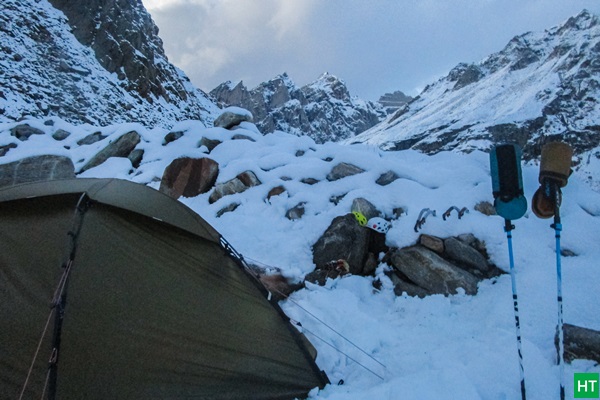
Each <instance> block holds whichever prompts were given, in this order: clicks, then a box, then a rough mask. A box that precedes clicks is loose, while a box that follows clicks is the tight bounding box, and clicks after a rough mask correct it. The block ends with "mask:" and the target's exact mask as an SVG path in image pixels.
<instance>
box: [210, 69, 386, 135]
mask: <svg viewBox="0 0 600 400" xmlns="http://www.w3.org/2000/svg"><path fill="white" fill-rule="evenodd" d="M210 95H211V96H213V97H214V98H215V99H216V101H217V102H218V103H219V104H221V105H222V106H236V107H242V108H245V109H247V110H250V111H251V112H252V114H253V116H254V121H255V123H256V125H257V127H258V128H259V129H260V130H261V132H265V133H270V132H274V131H276V130H280V131H283V132H287V133H291V134H294V135H307V136H310V137H311V138H313V139H314V140H315V141H316V142H317V143H324V142H326V141H340V140H342V139H346V138H351V137H354V136H355V135H356V134H358V133H360V132H363V131H365V130H366V129H368V128H371V127H372V126H374V125H375V124H377V123H379V122H381V121H382V120H383V118H384V117H385V115H386V114H385V110H384V108H383V107H382V106H381V104H379V103H376V102H375V103H374V102H370V101H365V100H361V99H359V98H357V97H352V96H351V95H350V93H349V92H348V88H347V87H346V84H345V83H344V81H342V80H340V79H338V78H337V77H336V76H334V75H332V74H329V73H324V74H323V75H321V76H320V77H319V78H318V79H317V80H316V81H315V82H313V83H310V84H308V85H306V86H302V87H298V86H296V84H295V83H294V82H293V81H292V79H291V78H290V77H289V76H288V75H287V74H286V73H284V74H282V75H279V76H277V77H275V78H273V79H271V80H269V81H267V82H263V83H261V84H260V85H258V86H257V87H255V88H254V89H251V90H248V88H247V87H246V86H244V84H243V82H231V81H228V82H225V83H222V84H221V85H219V86H217V87H216V88H215V89H213V90H211V92H210Z"/></svg>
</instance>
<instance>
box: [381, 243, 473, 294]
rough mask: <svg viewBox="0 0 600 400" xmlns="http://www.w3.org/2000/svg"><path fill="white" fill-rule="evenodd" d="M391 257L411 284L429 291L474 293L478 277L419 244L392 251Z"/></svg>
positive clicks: (394, 265)
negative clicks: (459, 289) (462, 290)
mask: <svg viewBox="0 0 600 400" xmlns="http://www.w3.org/2000/svg"><path fill="white" fill-rule="evenodd" d="M390 260H391V263H392V265H393V267H394V268H395V269H397V270H398V271H399V272H400V273H401V274H402V275H404V276H406V277H407V278H408V279H409V280H410V282H411V283H413V284H415V285H417V286H419V287H421V288H423V289H425V290H427V291H428V292H429V293H430V294H443V295H450V294H456V293H457V291H458V288H463V289H464V291H465V293H467V294H471V295H473V294H476V293H477V283H478V281H479V280H478V279H477V277H475V276H474V275H472V274H470V273H469V272H467V271H465V270H463V269H461V268H459V267H457V266H455V265H453V264H451V263H450V262H448V261H446V260H444V259H443V258H442V257H440V256H439V255H437V254H436V253H435V252H433V251H431V250H429V249H427V248H425V247H423V246H421V245H415V246H411V247H407V248H403V249H398V250H395V251H394V252H393V253H392V254H391V257H390Z"/></svg>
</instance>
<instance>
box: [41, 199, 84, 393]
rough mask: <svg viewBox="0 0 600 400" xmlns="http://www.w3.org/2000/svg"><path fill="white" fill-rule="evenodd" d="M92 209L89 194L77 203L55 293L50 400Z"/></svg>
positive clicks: (47, 383) (50, 363) (50, 366)
mask: <svg viewBox="0 0 600 400" xmlns="http://www.w3.org/2000/svg"><path fill="white" fill-rule="evenodd" d="M89 207H90V199H89V197H88V195H87V193H83V194H82V195H81V197H80V198H79V201H78V202H77V206H76V207H75V213H74V217H73V224H72V226H71V230H69V232H68V236H69V238H70V241H69V245H68V256H67V260H66V261H65V262H64V263H63V265H62V268H63V274H62V276H61V278H60V281H59V284H58V287H57V288H56V291H55V293H54V298H53V299H52V308H53V310H54V333H53V337H52V350H51V353H50V360H49V361H48V374H47V377H46V386H45V387H44V390H46V388H47V389H48V400H55V398H56V379H57V374H58V359H59V355H60V341H61V333H62V324H63V320H64V316H65V307H66V304H67V286H68V283H69V277H70V274H71V270H72V267H73V263H74V261H75V253H76V252H77V244H78V243H77V241H78V239H79V233H80V232H81V227H82V226H83V217H84V216H85V213H86V212H87V210H88V209H89Z"/></svg>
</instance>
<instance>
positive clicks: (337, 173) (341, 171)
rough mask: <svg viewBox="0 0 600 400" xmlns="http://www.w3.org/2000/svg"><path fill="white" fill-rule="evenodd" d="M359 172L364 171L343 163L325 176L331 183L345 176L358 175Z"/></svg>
mask: <svg viewBox="0 0 600 400" xmlns="http://www.w3.org/2000/svg"><path fill="white" fill-rule="evenodd" d="M361 172H365V170H364V169H362V168H359V167H357V166H356V165H352V164H348V163H345V162H343V163H339V164H338V165H336V166H335V167H333V168H332V170H331V172H330V173H329V174H328V175H327V180H328V181H330V182H333V181H337V180H338V179H342V178H345V177H347V176H352V175H356V174H360V173H361Z"/></svg>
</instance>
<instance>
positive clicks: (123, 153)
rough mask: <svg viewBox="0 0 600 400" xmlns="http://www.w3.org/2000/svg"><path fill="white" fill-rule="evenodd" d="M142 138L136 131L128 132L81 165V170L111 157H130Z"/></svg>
mask: <svg viewBox="0 0 600 400" xmlns="http://www.w3.org/2000/svg"><path fill="white" fill-rule="evenodd" d="M140 140H141V138H140V135H139V134H138V133H137V132H136V131H130V132H127V133H126V134H124V135H122V136H120V137H119V138H118V139H116V140H115V141H114V142H112V143H110V144H109V145H108V146H106V147H105V148H104V149H102V150H100V152H98V153H97V154H96V155H95V156H94V157H92V158H91V159H90V160H89V161H88V162H87V163H86V164H85V165H84V166H83V167H81V171H80V172H83V171H87V170H88V169H90V168H94V167H97V166H98V165H100V164H102V163H103V162H104V161H106V160H108V159H109V158H110V157H128V156H129V154H130V153H131V152H132V151H133V149H134V148H135V146H137V145H138V143H139V142H140Z"/></svg>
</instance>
